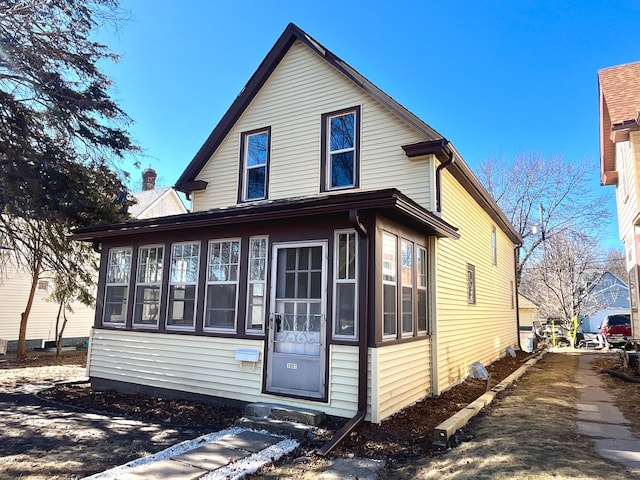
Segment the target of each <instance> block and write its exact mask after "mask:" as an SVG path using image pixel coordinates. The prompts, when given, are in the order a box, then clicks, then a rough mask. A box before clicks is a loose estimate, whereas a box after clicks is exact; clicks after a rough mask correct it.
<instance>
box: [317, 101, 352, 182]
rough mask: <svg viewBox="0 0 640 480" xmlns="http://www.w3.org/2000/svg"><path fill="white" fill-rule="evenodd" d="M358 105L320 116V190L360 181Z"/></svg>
mask: <svg viewBox="0 0 640 480" xmlns="http://www.w3.org/2000/svg"><path fill="white" fill-rule="evenodd" d="M359 129H360V107H355V108H351V109H348V110H343V111H340V112H334V113H329V114H325V115H322V129H321V130H322V132H321V134H322V166H323V168H322V170H323V172H322V174H323V177H322V185H321V190H322V191H328V190H338V189H344V188H357V187H358V186H359V184H360V137H359Z"/></svg>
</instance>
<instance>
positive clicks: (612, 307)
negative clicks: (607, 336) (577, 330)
mask: <svg viewBox="0 0 640 480" xmlns="http://www.w3.org/2000/svg"><path fill="white" fill-rule="evenodd" d="M585 305H586V306H587V309H588V310H589V312H590V313H589V315H587V316H586V317H584V319H583V320H582V330H583V331H584V332H588V333H596V332H597V331H598V328H599V326H600V324H601V323H602V320H603V319H604V317H606V316H607V315H613V314H617V313H630V312H631V303H630V298H629V285H627V283H626V282H624V281H623V280H622V279H621V278H620V277H618V276H616V275H614V274H613V273H611V272H604V273H603V274H602V275H601V276H600V277H598V279H597V280H596V281H594V282H593V283H592V284H591V285H590V286H589V293H588V294H587V298H586V300H585Z"/></svg>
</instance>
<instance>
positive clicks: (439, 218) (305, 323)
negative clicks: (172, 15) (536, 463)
mask: <svg viewBox="0 0 640 480" xmlns="http://www.w3.org/2000/svg"><path fill="white" fill-rule="evenodd" d="M175 188H177V189H178V190H180V191H183V192H185V193H186V194H187V195H189V196H190V198H191V201H192V212H191V213H189V214H186V215H179V216H172V217H164V218H160V219H152V220H138V221H133V222H127V223H122V224H116V225H103V226H96V227H93V228H86V229H82V230H78V231H77V232H76V233H75V238H76V239H78V240H85V241H97V242H100V243H101V245H102V261H101V272H100V279H99V287H98V299H99V302H98V308H97V312H96V319H95V327H94V330H93V334H92V339H91V350H90V354H89V359H88V369H89V375H90V377H91V381H92V384H93V386H94V387H96V388H101V389H104V388H117V389H119V390H123V391H131V392H153V393H154V394H156V395H163V396H176V395H178V396H182V397H186V396H193V397H195V398H207V399H212V398H216V399H223V400H225V401H229V400H235V401H241V402H252V401H265V402H275V403H286V404H288V405H289V406H292V407H300V408H312V409H316V410H318V409H319V410H323V411H324V412H325V413H327V414H331V415H337V416H340V417H345V418H350V417H354V418H355V417H359V418H360V419H362V418H365V417H366V419H368V420H370V421H372V422H380V421H381V420H383V419H384V418H386V417H388V416H389V415H392V414H393V413H395V412H397V411H399V410H400V409H402V408H403V407H406V406H407V405H410V404H411V403H413V402H415V401H417V400H419V399H421V398H423V397H425V396H427V395H433V394H438V393H440V392H441V391H442V390H444V389H446V388H447V387H450V386H451V385H453V384H455V383H457V382H460V381H461V380H462V379H463V378H464V377H466V376H467V375H468V372H469V366H470V364H471V363H473V362H475V361H480V362H484V363H489V362H491V361H493V360H495V359H497V358H499V357H501V356H503V355H504V354H505V349H506V347H508V346H512V345H516V344H517V342H518V328H517V301H516V287H515V248H516V246H517V245H518V244H519V242H520V237H519V236H518V233H517V232H516V231H515V230H514V228H513V227H512V226H511V225H510V224H509V222H508V220H507V219H506V217H505V216H504V214H503V213H502V212H501V211H500V209H499V208H498V206H497V205H496V203H495V202H494V201H493V200H492V199H491V197H490V196H489V194H488V193H487V192H486V190H485V189H484V188H483V186H482V185H481V184H480V182H479V181H478V180H477V178H476V177H475V176H474V175H473V173H472V172H471V170H470V169H469V167H468V166H467V164H466V163H465V162H464V160H463V159H462V157H461V156H460V154H459V153H458V152H457V151H456V149H455V148H454V147H453V145H452V144H451V143H450V142H449V141H448V140H447V139H445V138H444V137H443V136H442V135H440V134H439V133H438V132H436V131H435V130H434V129H432V128H431V127H430V126H429V125H427V124H426V123H424V122H423V121H422V120H420V119H419V118H417V117H416V116H415V115H413V114H412V113H410V112H409V111H408V110H406V109H405V108H403V107H402V106H401V105H399V104H398V103H397V102H395V101H394V100H393V99H392V98H390V97H389V96H388V95H386V94H385V93H384V92H382V91H381V90H379V89H378V88H377V87H376V86H374V85H373V84H372V83H371V82H369V81H368V80H367V79H366V78H364V77H363V76H362V75H360V74H359V73H358V72H357V71H355V70H354V69H353V68H352V67H350V66H349V65H347V64H346V63H345V62H343V61H342V60H341V59H340V58H338V57H337V56H335V55H334V54H333V53H331V52H330V51H329V50H327V49H326V48H325V47H323V46H322V45H320V43H318V42H317V41H315V40H314V39H312V38H311V37H310V36H309V35H307V34H306V33H305V32H303V31H302V30H301V29H299V28H298V27H297V26H295V25H293V24H290V25H289V26H288V27H287V28H286V29H285V31H284V33H283V34H282V35H281V36H280V38H279V39H278V40H277V42H276V44H275V45H274V47H273V48H272V49H271V50H270V52H269V53H268V55H267V56H266V58H265V59H264V61H263V62H262V63H261V64H260V66H259V67H258V69H257V70H256V72H255V73H254V74H253V76H252V77H251V79H250V80H249V82H248V83H247V85H246V87H245V88H244V89H243V90H242V92H241V93H240V95H239V96H238V97H237V98H236V99H235V101H234V102H233V104H232V105H231V107H230V108H229V110H228V111H227V112H226V114H225V115H224V116H223V118H222V119H221V120H220V122H219V123H218V125H217V126H216V127H215V128H214V130H213V131H212V133H211V135H210V136H209V138H208V139H207V140H206V142H205V143H204V145H202V147H201V148H200V150H199V151H198V152H197V154H196V155H195V157H194V158H193V160H192V161H191V163H189V165H187V166H186V169H185V170H184V173H183V174H182V175H181V176H180V178H179V179H178V181H177V183H176V186H175Z"/></svg>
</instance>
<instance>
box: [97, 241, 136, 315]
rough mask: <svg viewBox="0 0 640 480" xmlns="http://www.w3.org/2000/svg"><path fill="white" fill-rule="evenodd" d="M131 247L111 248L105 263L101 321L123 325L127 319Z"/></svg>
mask: <svg viewBox="0 0 640 480" xmlns="http://www.w3.org/2000/svg"><path fill="white" fill-rule="evenodd" d="M131 252H132V249H131V247H120V248H111V249H110V250H109V260H108V264H107V278H106V282H105V291H104V316H103V318H102V323H104V324H109V325H118V326H124V325H125V322H126V320H127V305H128V299H129V279H130V276H131Z"/></svg>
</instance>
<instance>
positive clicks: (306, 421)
mask: <svg viewBox="0 0 640 480" xmlns="http://www.w3.org/2000/svg"><path fill="white" fill-rule="evenodd" d="M244 414H245V416H244V417H243V418H240V419H238V420H237V421H236V425H238V426H239V427H243V428H251V429H254V430H266V431H268V432H271V433H275V434H277V435H285V436H287V437H290V438H296V439H299V440H302V439H305V438H309V437H311V436H312V435H313V428H314V427H317V426H318V425H320V424H321V423H322V421H323V420H324V417H325V415H324V413H323V412H319V411H316V410H310V409H306V408H292V407H289V406H286V405H278V404H275V403H250V404H248V405H247V406H246V407H245V409H244Z"/></svg>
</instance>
